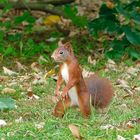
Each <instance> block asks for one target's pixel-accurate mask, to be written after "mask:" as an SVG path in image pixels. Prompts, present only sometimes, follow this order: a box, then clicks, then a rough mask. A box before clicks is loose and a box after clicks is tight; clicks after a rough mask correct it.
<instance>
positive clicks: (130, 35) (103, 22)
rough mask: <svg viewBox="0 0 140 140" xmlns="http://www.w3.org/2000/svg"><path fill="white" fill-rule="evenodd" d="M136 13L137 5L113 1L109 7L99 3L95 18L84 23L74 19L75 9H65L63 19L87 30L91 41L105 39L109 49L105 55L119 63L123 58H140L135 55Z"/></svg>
mask: <svg viewBox="0 0 140 140" xmlns="http://www.w3.org/2000/svg"><path fill="white" fill-rule="evenodd" d="M139 11H140V2H139V1H131V2H130V3H122V2H121V1H118V0H116V1H114V2H113V3H111V2H110V3H108V2H106V3H103V4H102V5H101V7H100V10H99V17H98V18H96V19H94V20H92V21H90V20H89V21H87V18H85V17H80V16H77V11H76V10H75V8H71V7H65V12H66V15H67V17H69V18H70V19H71V20H72V21H73V23H74V25H76V26H80V25H82V26H80V27H85V26H87V27H88V29H89V32H90V34H92V35H93V38H94V39H95V40H98V39H99V38H100V37H102V36H106V35H107V36H108V37H105V40H104V42H106V43H107V44H108V46H109V47H107V48H105V54H106V56H107V57H109V58H112V59H120V58H122V56H124V55H125V54H127V55H128V56H129V57H131V58H132V59H134V60H136V59H139V58H140V53H139V52H138V51H137V50H140V48H139V46H140V28H139V25H140V12H139ZM80 23H81V24H80ZM110 38H111V39H110Z"/></svg>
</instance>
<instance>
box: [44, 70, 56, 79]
mask: <svg viewBox="0 0 140 140" xmlns="http://www.w3.org/2000/svg"><path fill="white" fill-rule="evenodd" d="M54 74H55V69H51V70H50V71H48V72H47V73H46V74H45V76H44V77H45V78H47V77H50V76H53V75H54Z"/></svg>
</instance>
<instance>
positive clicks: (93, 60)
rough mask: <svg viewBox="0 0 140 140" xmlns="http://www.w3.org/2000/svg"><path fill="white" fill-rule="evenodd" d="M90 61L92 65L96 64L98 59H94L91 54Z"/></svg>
mask: <svg viewBox="0 0 140 140" xmlns="http://www.w3.org/2000/svg"><path fill="white" fill-rule="evenodd" d="M88 62H89V63H90V64H92V65H96V60H95V59H92V58H91V56H88Z"/></svg>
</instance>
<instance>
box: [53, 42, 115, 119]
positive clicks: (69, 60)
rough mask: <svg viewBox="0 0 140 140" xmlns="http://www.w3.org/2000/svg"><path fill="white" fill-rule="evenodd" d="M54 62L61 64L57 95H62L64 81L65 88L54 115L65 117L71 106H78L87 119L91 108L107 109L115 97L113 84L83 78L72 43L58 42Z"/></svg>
mask: <svg viewBox="0 0 140 140" xmlns="http://www.w3.org/2000/svg"><path fill="white" fill-rule="evenodd" d="M51 57H52V58H53V59H54V61H56V62H59V63H60V68H59V74H58V79H57V83H56V90H55V95H56V96H59V95H60V92H59V90H60V88H61V84H62V83H63V81H65V84H66V85H65V87H64V89H63V92H62V93H61V95H60V97H61V98H60V99H59V101H58V102H57V104H56V106H55V109H54V111H53V113H52V114H53V115H54V116H56V117H63V115H64V113H65V110H66V109H67V108H69V107H71V106H78V107H79V108H80V111H81V112H82V114H83V116H84V117H85V118H88V117H89V116H90V114H91V109H90V108H91V106H90V104H92V105H93V106H94V107H99V108H105V107H106V106H107V105H108V104H109V103H110V101H111V99H112V97H113V88H112V85H111V82H110V81H109V80H108V79H106V78H100V77H98V76H97V75H91V76H90V77H89V78H85V79H84V78H83V76H82V70H81V67H80V65H79V63H78V60H77V59H76V57H75V56H74V52H73V49H72V45H71V43H70V42H66V43H64V44H63V43H62V41H59V42H58V48H57V49H56V50H54V52H53V54H52V56H51Z"/></svg>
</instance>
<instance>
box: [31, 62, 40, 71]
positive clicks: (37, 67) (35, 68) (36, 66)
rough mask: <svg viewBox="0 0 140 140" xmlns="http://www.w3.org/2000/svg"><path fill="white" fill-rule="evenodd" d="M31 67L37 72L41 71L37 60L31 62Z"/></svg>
mask: <svg viewBox="0 0 140 140" xmlns="http://www.w3.org/2000/svg"><path fill="white" fill-rule="evenodd" d="M31 69H32V70H33V71H35V72H39V71H40V70H39V64H38V63H37V62H33V63H32V64H31Z"/></svg>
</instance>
